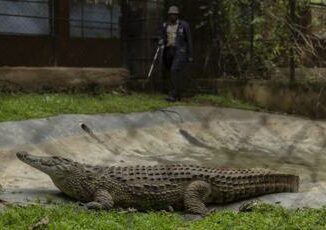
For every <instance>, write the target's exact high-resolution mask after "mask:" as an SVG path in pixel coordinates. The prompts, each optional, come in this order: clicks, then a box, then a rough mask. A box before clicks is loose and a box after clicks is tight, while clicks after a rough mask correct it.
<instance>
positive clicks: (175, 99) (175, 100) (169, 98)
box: [165, 97, 178, 102]
mask: <svg viewBox="0 0 326 230" xmlns="http://www.w3.org/2000/svg"><path fill="white" fill-rule="evenodd" d="M165 100H166V101H168V102H177V101H178V100H177V98H176V97H168V98H165Z"/></svg>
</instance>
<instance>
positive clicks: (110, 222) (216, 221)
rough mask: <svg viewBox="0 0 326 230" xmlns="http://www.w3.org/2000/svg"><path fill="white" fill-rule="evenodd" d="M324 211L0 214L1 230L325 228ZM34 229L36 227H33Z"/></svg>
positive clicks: (36, 210) (69, 209) (14, 210)
mask: <svg viewBox="0 0 326 230" xmlns="http://www.w3.org/2000/svg"><path fill="white" fill-rule="evenodd" d="M325 218H326V209H305V210H293V211H288V210H285V209H283V208H281V207H277V206H271V205H261V206H259V207H257V208H256V209H255V210H254V211H253V212H248V213H235V212H232V211H223V212H217V213H215V214H212V215H210V216H208V217H206V218H205V219H203V220H200V221H195V222H186V221H184V220H183V219H182V216H181V215H180V214H177V213H164V212H156V213H154V212H153V213H152V212H150V213H133V214H118V213H116V212H105V211H103V212H92V211H87V210H84V209H83V208H81V207H78V206H76V205H54V206H51V207H47V208H45V207H42V206H38V205H36V206H29V207H26V208H19V207H11V208H8V209H6V210H5V211H4V212H3V213H1V214H0V228H1V229H15V230H19V229H32V226H39V228H37V229H158V230H159V229H164V230H165V229H196V230H197V229H203V230H204V229H244V230H246V229H248V230H249V229H250V230H251V229H260V230H263V229H325V227H326V222H325ZM35 229H36V228H35Z"/></svg>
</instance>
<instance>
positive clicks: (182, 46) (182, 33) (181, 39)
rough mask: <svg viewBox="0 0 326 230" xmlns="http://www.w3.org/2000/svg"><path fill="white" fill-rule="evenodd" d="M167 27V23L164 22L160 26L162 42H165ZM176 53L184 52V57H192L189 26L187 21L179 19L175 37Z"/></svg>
mask: <svg viewBox="0 0 326 230" xmlns="http://www.w3.org/2000/svg"><path fill="white" fill-rule="evenodd" d="M167 27H168V24H167V23H166V22H165V23H163V24H162V27H161V39H163V44H164V45H166V44H167ZM175 46H176V53H177V55H178V54H182V53H186V54H187V55H185V57H187V58H192V57H193V56H192V55H193V48H192V38H191V33H190V26H189V24H188V22H186V21H182V20H179V25H178V30H177V37H176V44H175Z"/></svg>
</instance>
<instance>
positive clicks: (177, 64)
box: [163, 47, 187, 98]
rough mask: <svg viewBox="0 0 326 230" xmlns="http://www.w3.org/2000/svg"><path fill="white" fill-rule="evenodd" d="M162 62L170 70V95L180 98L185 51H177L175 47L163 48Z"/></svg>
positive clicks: (182, 85)
mask: <svg viewBox="0 0 326 230" xmlns="http://www.w3.org/2000/svg"><path fill="white" fill-rule="evenodd" d="M163 57H164V64H165V67H166V69H167V70H169V72H170V77H171V87H170V88H171V91H170V94H171V96H172V97H175V98H181V96H182V91H183V88H184V84H185V82H184V78H185V65H186V62H187V59H186V53H183V52H179V51H177V49H176V48H175V47H166V48H165V49H164V56H163Z"/></svg>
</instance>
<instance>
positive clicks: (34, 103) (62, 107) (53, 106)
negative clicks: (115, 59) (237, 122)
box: [0, 93, 258, 121]
mask: <svg viewBox="0 0 326 230" xmlns="http://www.w3.org/2000/svg"><path fill="white" fill-rule="evenodd" d="M176 105H213V106H222V107H231V108H239V109H247V110H257V109H258V107H256V106H254V105H250V104H248V103H244V102H241V101H238V100H235V99H232V98H230V97H219V96H211V95H198V96H195V97H193V98H188V99H186V100H185V101H183V102H179V103H168V102H166V101H165V100H164V95H159V94H138V93H133V94H131V95H128V96H124V95H120V94H102V95H98V96H89V95H87V94H17V95H10V94H0V121H13V120H24V119H31V118H44V117H49V116H54V115H59V114H98V113H130V112H143V111H151V110H156V109H160V108H164V107H169V106H176Z"/></svg>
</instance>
